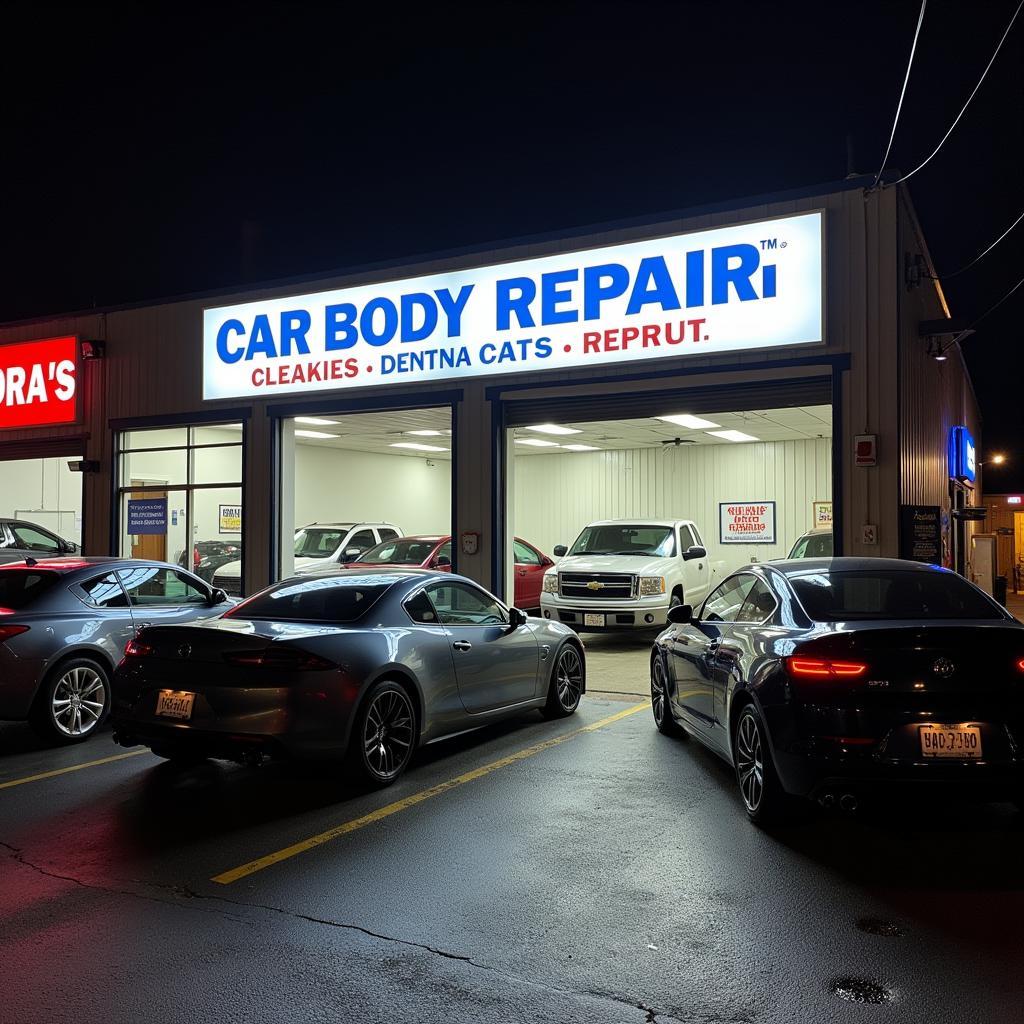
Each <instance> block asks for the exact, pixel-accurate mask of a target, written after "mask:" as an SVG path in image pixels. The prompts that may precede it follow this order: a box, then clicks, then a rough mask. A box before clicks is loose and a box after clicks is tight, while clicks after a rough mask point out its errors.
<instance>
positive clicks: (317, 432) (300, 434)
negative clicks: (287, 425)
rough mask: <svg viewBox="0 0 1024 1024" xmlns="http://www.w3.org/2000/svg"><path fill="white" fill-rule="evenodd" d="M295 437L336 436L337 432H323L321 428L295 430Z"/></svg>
mask: <svg viewBox="0 0 1024 1024" xmlns="http://www.w3.org/2000/svg"><path fill="white" fill-rule="evenodd" d="M295 436H296V437H321V438H323V437H338V436H339V435H338V434H325V433H324V432H323V431H322V430H296V431H295Z"/></svg>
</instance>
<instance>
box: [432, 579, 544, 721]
mask: <svg viewBox="0 0 1024 1024" xmlns="http://www.w3.org/2000/svg"><path fill="white" fill-rule="evenodd" d="M427 596H428V597H429V598H430V601H431V603H432V604H433V606H434V610H435V611H436V612H437V618H438V621H439V622H440V623H441V624H442V625H443V626H444V627H445V629H446V630H447V632H448V635H449V637H450V638H451V647H452V657H453V658H454V660H455V676H456V679H457V680H458V686H459V696H460V697H461V699H462V704H463V706H464V707H465V709H466V710H467V711H468V712H469V713H470V714H474V715H475V714H481V713H483V712H487V711H495V710H497V709H499V708H505V707H511V706H513V705H515V704H521V703H523V702H524V701H528V700H532V699H533V698H534V697H536V696H537V694H538V687H539V680H538V672H539V668H540V649H539V646H538V644H537V639H536V637H534V635H533V630H531V629H530V628H529V626H519V627H518V628H517V629H512V628H511V627H510V625H509V617H508V612H507V611H506V610H505V608H504V606H503V605H502V604H501V603H500V602H499V601H498V600H497V599H496V598H494V597H492V596H491V595H490V594H488V593H487V592H486V591H485V590H482V589H481V588H480V587H477V586H475V585H474V584H472V583H468V582H466V581H464V580H452V581H450V582H449V581H447V580H446V581H444V582H439V583H433V584H431V585H430V586H429V587H427Z"/></svg>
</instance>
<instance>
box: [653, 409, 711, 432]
mask: <svg viewBox="0 0 1024 1024" xmlns="http://www.w3.org/2000/svg"><path fill="white" fill-rule="evenodd" d="M655 419H658V420H664V421H665V422H666V423H674V424H675V425H676V426H677V427H686V428H687V429H688V430H709V429H710V428H711V427H717V426H719V425H720V424H718V423H712V422H711V420H702V419H701V418H700V417H699V416H691V415H690V414H689V413H685V412H684V413H679V415H677V416H655Z"/></svg>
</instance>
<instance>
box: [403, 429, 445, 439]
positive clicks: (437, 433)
mask: <svg viewBox="0 0 1024 1024" xmlns="http://www.w3.org/2000/svg"><path fill="white" fill-rule="evenodd" d="M403 433H405V434H410V435H412V436H413V437H444V435H445V434H450V433H451V431H450V430H405V431H403Z"/></svg>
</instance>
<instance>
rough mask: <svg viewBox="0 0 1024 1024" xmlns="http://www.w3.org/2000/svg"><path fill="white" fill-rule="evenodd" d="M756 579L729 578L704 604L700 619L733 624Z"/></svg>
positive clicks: (747, 577)
mask: <svg viewBox="0 0 1024 1024" xmlns="http://www.w3.org/2000/svg"><path fill="white" fill-rule="evenodd" d="M756 582H757V580H756V577H754V576H748V575H742V576H731V577H730V578H729V579H727V580H726V581H725V582H724V583H723V584H722V585H721V586H720V587H719V588H718V589H717V590H715V591H714V593H712V595H711V596H710V597H709V598H708V599H707V601H705V602H704V610H703V611H702V612H701V614H700V617H701V619H702V620H703V621H705V622H735V621H736V618H737V616H738V615H739V613H740V609H741V608H742V607H743V602H744V601H745V600H746V599H747V594H748V593H749V592H750V588H751V587H753V585H754V584H755V583H756Z"/></svg>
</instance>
